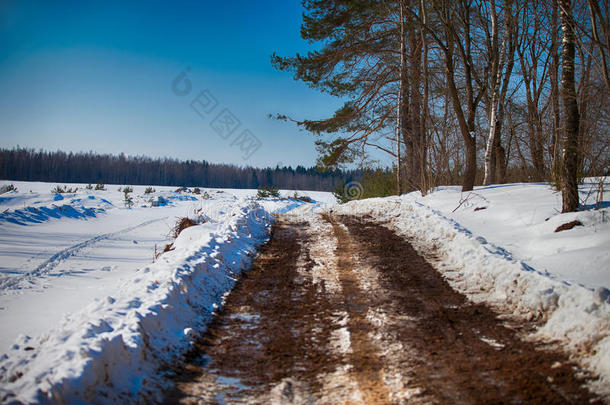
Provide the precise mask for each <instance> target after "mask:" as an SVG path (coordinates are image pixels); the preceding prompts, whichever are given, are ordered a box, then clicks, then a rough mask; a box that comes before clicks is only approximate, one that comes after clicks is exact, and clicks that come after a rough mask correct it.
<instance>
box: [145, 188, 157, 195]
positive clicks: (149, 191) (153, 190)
mask: <svg viewBox="0 0 610 405" xmlns="http://www.w3.org/2000/svg"><path fill="white" fill-rule="evenodd" d="M154 192H155V189H154V188H152V187H146V190H144V194H152V193H154Z"/></svg>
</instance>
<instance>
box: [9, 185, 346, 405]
mask: <svg viewBox="0 0 610 405" xmlns="http://www.w3.org/2000/svg"><path fill="white" fill-rule="evenodd" d="M4 184H9V182H1V183H0V186H2V185H4ZM12 184H14V185H15V186H16V188H17V191H12V192H9V193H5V194H2V195H0V324H1V325H2V327H1V328H0V356H1V357H0V370H1V372H0V374H1V375H2V377H1V378H2V381H1V383H2V385H0V390H5V391H14V392H17V393H19V398H20V399H22V400H24V401H27V402H30V401H34V400H36V399H38V400H41V399H42V398H43V397H42V395H43V394H42V393H43V392H45V391H46V392H50V393H52V394H53V396H54V398H63V399H65V400H69V399H70V398H72V399H74V398H89V399H91V397H90V396H88V395H91V394H92V393H93V392H94V391H93V390H98V392H97V394H98V395H99V394H100V392H102V393H103V391H104V389H101V391H100V387H99V384H100V383H101V382H102V381H106V388H105V389H106V390H107V391H108V395H110V397H113V396H114V397H115V398H116V394H117V393H118V394H119V396H118V397H119V398H120V397H121V395H123V396H129V395H131V394H139V395H147V393H153V394H155V393H156V392H157V390H156V389H155V387H156V384H157V382H155V381H148V380H147V378H148V377H147V376H154V375H155V374H156V369H155V367H157V366H158V365H159V364H162V363H163V361H166V360H171V359H168V358H167V356H169V355H170V354H175V353H182V352H184V349H185V347H187V346H186V345H188V342H189V341H190V339H191V336H189V333H190V330H191V329H201V327H202V326H203V325H204V324H205V323H206V322H207V321H208V320H209V317H210V314H211V312H212V311H213V310H214V309H215V308H216V307H217V306H218V305H219V304H220V303H221V300H222V296H223V294H225V293H226V292H227V291H228V290H229V289H230V288H231V286H232V285H233V282H234V279H235V277H236V275H237V274H239V272H240V271H241V270H242V269H243V268H244V267H246V266H247V264H248V262H249V260H250V258H251V257H252V256H253V254H254V252H255V249H256V247H257V245H258V244H260V243H261V242H263V241H265V240H266V238H267V237H268V230H269V226H270V223H271V221H272V217H271V215H270V213H272V212H282V211H286V210H289V209H291V208H294V207H296V206H299V205H302V204H303V203H302V202H300V201H294V200H266V201H260V203H259V202H257V201H255V200H254V199H253V197H254V196H255V194H256V190H229V189H224V190H216V189H214V190H211V189H202V190H201V193H202V194H203V193H207V194H208V195H209V197H210V198H209V199H203V198H202V195H197V194H193V193H192V189H190V190H189V191H191V192H176V191H175V190H176V187H154V188H155V189H156V191H155V192H154V193H151V194H145V193H144V191H145V189H146V187H144V186H134V187H133V189H134V191H133V193H131V195H132V196H133V200H134V205H133V207H132V208H127V207H126V206H125V203H124V195H123V193H122V192H120V191H118V188H119V186H118V185H107V186H106V191H95V190H86V189H85V186H86V185H83V184H79V185H73V184H70V185H68V187H70V188H73V187H78V188H79V190H78V192H76V193H66V194H55V193H52V192H51V189H53V188H54V187H55V186H56V184H52V183H29V182H12ZM292 194H294V192H290V191H282V195H292ZM300 195H307V196H309V197H311V198H314V199H321V200H324V201H329V200H334V199H333V198H332V196H330V195H329V194H328V193H316V192H301V193H300ZM206 197H207V196H206ZM159 198H161V201H162V202H161V204H160V206H155V207H152V203H151V201H160V200H159ZM182 217H190V218H192V219H194V220H198V221H201V222H204V223H203V224H202V225H201V226H196V227H192V228H188V229H186V230H185V231H184V232H182V233H181V234H180V236H179V238H178V239H177V240H176V241H175V242H174V244H173V247H174V250H172V251H169V252H167V253H164V254H163V255H161V256H159V258H158V259H155V258H154V256H155V251H156V252H157V253H159V252H161V251H162V250H163V249H164V247H165V246H166V245H167V244H168V243H171V242H173V238H172V237H171V236H170V234H171V233H172V228H173V227H174V225H175V224H176V222H177V219H178V218H182ZM153 261H154V263H153ZM201 289H204V291H201ZM189 328H190V329H189ZM143 343H144V344H143ZM164 356H165V357H164ZM155 357H158V359H154V358H155ZM90 360H93V361H90ZM100 373H102V375H100ZM108 379H110V384H108ZM88 391H90V392H89V393H88ZM153 394H150V395H153ZM2 396H3V395H2V394H1V391H0V398H1V397H2ZM5 399H10V398H5Z"/></svg>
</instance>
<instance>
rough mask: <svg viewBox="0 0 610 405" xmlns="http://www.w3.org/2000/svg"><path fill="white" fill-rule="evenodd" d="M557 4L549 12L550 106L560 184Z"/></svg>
mask: <svg viewBox="0 0 610 405" xmlns="http://www.w3.org/2000/svg"><path fill="white" fill-rule="evenodd" d="M557 8H558V4H557V1H554V2H553V11H552V12H551V30H552V31H551V53H552V58H551V61H552V65H551V106H552V108H553V110H552V111H553V126H552V129H553V133H552V141H553V166H552V167H553V169H552V170H553V181H555V184H559V183H560V178H561V153H560V151H561V119H560V112H559V39H558V38H557V24H558V21H557V20H558V15H557Z"/></svg>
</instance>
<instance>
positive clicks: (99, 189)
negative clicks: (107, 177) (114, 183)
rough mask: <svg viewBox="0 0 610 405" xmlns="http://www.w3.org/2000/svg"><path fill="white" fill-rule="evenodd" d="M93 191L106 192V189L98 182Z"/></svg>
mask: <svg viewBox="0 0 610 405" xmlns="http://www.w3.org/2000/svg"><path fill="white" fill-rule="evenodd" d="M95 189H96V190H97V191H106V187H104V183H102V182H101V181H98V183H97V184H96V185H95ZM119 191H121V190H119Z"/></svg>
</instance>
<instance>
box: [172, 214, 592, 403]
mask: <svg viewBox="0 0 610 405" xmlns="http://www.w3.org/2000/svg"><path fill="white" fill-rule="evenodd" d="M527 327H528V325H517V324H515V323H514V322H513V323H512V324H510V325H509V324H508V323H507V322H506V321H502V320H500V319H498V317H497V316H496V315H495V314H494V313H493V312H492V311H491V310H490V309H489V308H487V307H486V306H483V305H475V304H472V303H471V302H469V301H468V300H467V299H466V298H465V297H464V296H463V295H461V294H459V293H457V292H455V291H454V290H452V289H451V287H450V286H449V285H448V284H447V283H446V282H445V281H444V280H443V278H442V277H441V276H440V275H439V273H438V272H436V271H435V270H434V269H433V268H432V267H431V266H430V265H429V264H428V263H427V262H426V261H425V260H424V259H423V258H421V257H420V256H419V255H418V254H417V253H416V252H415V251H414V250H413V248H412V247H411V246H410V245H409V243H408V242H406V241H405V240H404V239H402V238H400V237H398V236H396V235H395V234H394V233H393V232H392V231H390V230H389V229H387V228H385V227H383V226H381V225H379V224H375V223H373V222H370V221H368V220H367V219H363V218H357V217H331V216H330V215H314V214H311V215H308V216H302V217H298V216H290V215H283V216H280V217H279V218H278V221H277V223H276V225H275V226H274V229H273V234H272V238H271V240H270V242H269V243H268V244H267V245H266V246H265V247H264V248H263V249H262V251H261V253H260V255H259V256H258V257H257V259H256V260H255V262H254V265H253V269H252V270H251V271H250V272H248V273H247V274H246V275H245V276H243V278H242V279H240V280H239V281H238V283H237V285H236V288H235V289H234V290H233V291H232V292H231V294H230V295H229V296H228V297H227V300H226V303H225V306H224V308H223V310H222V311H221V312H220V313H219V314H218V316H217V317H216V320H215V321H214V322H213V324H212V325H211V326H210V328H209V329H208V331H207V333H206V334H205V336H204V337H203V338H202V339H201V340H200V341H199V342H198V343H197V345H196V346H195V348H194V350H193V352H192V353H191V354H190V355H189V357H188V359H187V362H186V364H182V365H179V366H178V367H177V368H176V370H175V371H176V374H177V377H176V380H175V381H176V385H175V389H174V390H172V391H171V392H168V394H167V403H183V404H197V403H260V404H268V403H276V404H289V403H294V404H310V403H312V404H313V403H316V404H344V403H345V404H348V403H349V404H358V403H366V404H386V403H407V402H408V403H415V404H419V403H439V404H445V403H456V404H471V403H472V404H490V403H496V404H498V403H545V404H547V403H557V404H559V403H578V404H583V403H589V402H593V403H595V402H597V400H596V398H595V397H594V396H592V395H591V394H590V393H589V392H588V391H587V390H586V389H585V388H584V387H583V381H582V380H581V379H579V378H578V377H577V376H576V373H575V366H574V364H571V363H570V362H569V361H568V360H567V359H566V358H565V356H563V355H561V354H559V353H556V352H551V351H550V350H549V349H548V348H545V347H542V346H540V345H536V344H534V343H531V342H530V343H528V342H524V341H522V340H521V339H520V338H519V332H520V330H521V329H522V328H527Z"/></svg>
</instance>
